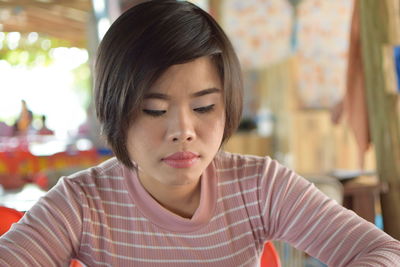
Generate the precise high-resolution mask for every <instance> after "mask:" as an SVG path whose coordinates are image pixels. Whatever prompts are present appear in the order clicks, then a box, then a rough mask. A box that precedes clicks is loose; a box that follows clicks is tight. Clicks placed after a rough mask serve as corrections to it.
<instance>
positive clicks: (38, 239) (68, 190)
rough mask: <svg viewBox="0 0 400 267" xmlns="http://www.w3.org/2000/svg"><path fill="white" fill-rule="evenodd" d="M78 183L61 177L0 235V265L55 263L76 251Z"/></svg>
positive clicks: (79, 211)
mask: <svg viewBox="0 0 400 267" xmlns="http://www.w3.org/2000/svg"><path fill="white" fill-rule="evenodd" d="M81 218H82V209H81V200H80V196H79V193H78V186H77V185H75V184H74V183H73V182H71V181H70V180H69V179H66V178H64V179H61V180H60V181H59V183H58V184H57V185H56V186H55V187H53V188H52V189H51V190H50V191H49V192H48V194H46V196H44V197H43V198H42V199H40V200H39V201H38V202H37V203H36V204H35V205H34V206H33V207H32V209H31V210H29V211H28V212H27V213H26V214H25V215H24V217H23V218H22V219H21V220H20V221H19V222H18V223H16V224H14V225H13V226H12V227H11V229H10V230H9V231H8V232H7V233H6V234H4V235H3V236H1V237H0V266H59V265H65V264H67V263H68V262H69V261H70V259H71V257H73V255H74V254H75V253H76V252H77V250H78V248H79V244H80V233H81V228H82V219H81Z"/></svg>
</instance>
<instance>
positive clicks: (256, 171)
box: [215, 151, 294, 183]
mask: <svg viewBox="0 0 400 267" xmlns="http://www.w3.org/2000/svg"><path fill="white" fill-rule="evenodd" d="M215 167H216V170H217V173H218V174H219V178H220V181H223V180H232V178H235V179H238V180H239V181H240V180H244V179H245V180H246V179H247V180H250V179H252V178H256V179H255V180H257V183H259V182H261V180H262V181H263V182H264V183H266V182H267V183H273V182H275V180H276V179H278V180H281V181H282V180H286V179H285V177H286V178H287V177H290V176H293V175H294V172H293V171H292V170H291V169H289V168H287V167H285V166H283V165H282V164H280V163H279V162H278V161H277V160H274V159H271V158H270V157H269V156H264V157H261V156H255V155H241V154H234V153H229V152H225V151H220V152H218V154H217V155H216V157H215Z"/></svg>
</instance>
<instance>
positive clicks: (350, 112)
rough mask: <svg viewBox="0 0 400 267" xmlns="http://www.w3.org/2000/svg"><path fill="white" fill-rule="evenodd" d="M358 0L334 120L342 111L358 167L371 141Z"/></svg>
mask: <svg viewBox="0 0 400 267" xmlns="http://www.w3.org/2000/svg"><path fill="white" fill-rule="evenodd" d="M359 13H360V10H359V3H358V0H356V1H355V2H354V11H353V17H352V22H351V31H350V45H349V58H348V68H347V84H346V87H347V88H346V93H345V96H344V99H343V103H339V105H338V106H336V110H334V112H335V113H336V114H334V115H333V116H334V117H337V118H335V119H334V122H335V121H336V122H337V121H338V119H339V118H340V117H341V115H342V113H343V115H344V116H346V119H347V123H348V125H349V127H350V129H351V130H352V132H353V134H354V137H355V139H356V142H357V146H358V156H359V167H360V168H363V167H364V155H365V153H366V151H367V150H368V147H369V144H370V142H371V137H370V131H369V123H368V109H367V102H366V94H365V79H364V69H363V64H362V53H361V49H362V47H361V31H360V16H359Z"/></svg>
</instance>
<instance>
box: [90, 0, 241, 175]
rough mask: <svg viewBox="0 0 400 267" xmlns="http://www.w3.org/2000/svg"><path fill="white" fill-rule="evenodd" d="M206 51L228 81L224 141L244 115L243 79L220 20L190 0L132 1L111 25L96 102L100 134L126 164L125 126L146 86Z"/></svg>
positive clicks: (101, 51)
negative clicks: (138, 2) (219, 23)
mask: <svg viewBox="0 0 400 267" xmlns="http://www.w3.org/2000/svg"><path fill="white" fill-rule="evenodd" d="M203 56H209V57H210V58H211V60H212V61H213V62H214V63H215V65H216V67H217V69H218V72H219V75H220V78H221V81H222V83H223V87H224V88H223V95H224V102H225V113H226V122H225V129H224V135H223V139H222V143H224V142H225V141H226V140H227V139H228V138H229V137H230V136H231V135H232V134H233V133H234V131H235V130H236V128H237V127H238V124H239V121H240V118H241V113H242V94H243V93H242V91H243V84H242V78H241V75H242V74H241V69H240V64H239V61H238V59H237V56H236V53H235V51H234V49H233V47H232V44H231V43H230V41H229V39H228V37H227V36H226V35H225V33H224V31H223V30H222V29H221V27H220V26H219V25H218V24H217V22H216V21H215V20H214V19H213V18H212V17H211V16H210V15H209V14H208V13H207V12H205V11H203V10H202V9H200V8H199V7H197V6H195V5H193V4H191V3H189V2H184V1H173V0H165V1H157V0H156V1H147V2H144V3H141V4H138V5H136V6H133V7H132V8H130V9H128V10H127V11H126V12H124V13H123V14H122V15H121V16H120V17H119V18H118V19H117V20H116V21H115V22H114V23H113V24H112V25H111V27H110V29H109V30H108V32H107V33H106V35H105V36H104V38H103V40H102V41H101V43H100V46H99V48H98V51H97V58H96V64H95V79H94V90H95V92H94V93H95V105H96V115H97V118H98V119H99V121H100V124H101V129H102V130H101V131H102V134H103V135H104V136H105V137H106V139H107V142H108V144H109V145H110V146H111V149H112V150H113V152H114V154H115V155H116V157H117V158H118V159H119V160H120V161H121V162H122V163H123V164H124V165H125V166H127V167H129V168H132V167H133V164H132V161H131V159H130V158H129V154H128V150H127V147H126V143H127V140H126V139H127V131H128V128H129V126H130V125H131V123H132V122H133V121H134V120H135V118H136V117H137V115H138V114H140V112H141V105H142V101H143V99H144V95H145V94H146V91H147V90H148V89H149V88H151V86H152V85H153V83H154V82H155V81H156V80H157V78H158V77H160V76H161V75H162V74H163V73H164V72H165V71H166V70H167V68H168V67H170V66H172V65H176V64H183V63H187V62H189V61H192V60H194V59H196V58H199V57H203ZM221 145H222V144H221Z"/></svg>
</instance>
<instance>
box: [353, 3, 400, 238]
mask: <svg viewBox="0 0 400 267" xmlns="http://www.w3.org/2000/svg"><path fill="white" fill-rule="evenodd" d="M396 1H398V0H387V1H382V0H361V1H359V4H360V10H359V11H360V23H361V25H360V26H361V40H362V55H363V63H364V72H365V87H366V95H367V105H368V113H369V122H370V131H371V136H372V142H373V143H374V147H375V152H376V159H377V171H378V175H379V178H380V180H381V181H382V182H386V183H388V185H389V190H388V192H387V193H385V194H382V197H381V204H382V215H383V221H384V230H385V232H387V233H388V234H389V235H391V236H393V237H394V238H396V239H400V227H399V226H400V125H399V116H400V114H399V111H398V109H397V107H396V106H397V104H398V101H399V95H398V94H391V93H388V91H387V90H386V85H385V72H384V66H383V47H384V46H385V45H388V44H389V45H390V44H392V45H394V43H393V42H394V40H398V39H399V37H400V36H396V35H398V33H397V32H395V31H392V30H391V29H392V25H390V24H391V23H392V22H393V21H398V20H397V19H393V16H400V14H398V13H397V14H395V13H394V12H391V9H390V6H391V5H395V2H396ZM395 26H396V27H397V28H398V27H400V25H395ZM395 42H397V41H395ZM397 44H398V45H400V43H397Z"/></svg>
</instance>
